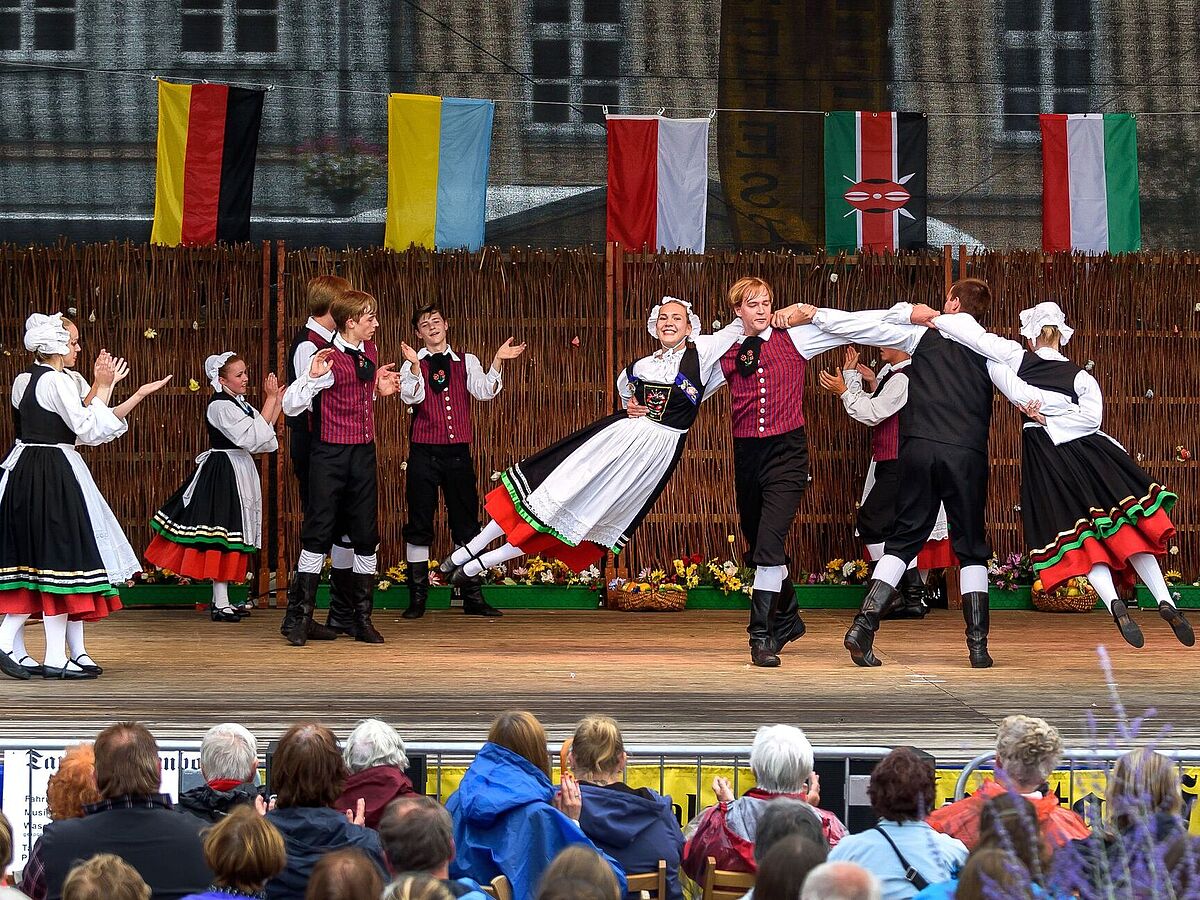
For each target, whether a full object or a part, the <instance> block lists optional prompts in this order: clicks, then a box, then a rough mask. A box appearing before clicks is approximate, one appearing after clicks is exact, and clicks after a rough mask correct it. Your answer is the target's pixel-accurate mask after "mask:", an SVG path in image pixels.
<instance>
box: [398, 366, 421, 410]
mask: <svg viewBox="0 0 1200 900" xmlns="http://www.w3.org/2000/svg"><path fill="white" fill-rule="evenodd" d="M400 402H401V403H403V404H404V405H405V406H416V405H417V404H418V403H424V402H425V379H424V378H423V377H422V376H421V367H420V366H419V365H418V366H414V365H413V364H412V363H410V362H409V361H408V360H405V361H404V362H403V363H401V365H400Z"/></svg>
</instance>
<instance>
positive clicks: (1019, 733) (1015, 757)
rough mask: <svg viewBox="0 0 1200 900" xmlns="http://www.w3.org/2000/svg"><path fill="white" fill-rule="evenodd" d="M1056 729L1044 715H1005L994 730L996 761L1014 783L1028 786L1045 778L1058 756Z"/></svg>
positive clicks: (1039, 782) (1052, 769) (1056, 763)
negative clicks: (1035, 716)
mask: <svg viewBox="0 0 1200 900" xmlns="http://www.w3.org/2000/svg"><path fill="white" fill-rule="evenodd" d="M1062 752H1063V744H1062V738H1061V737H1059V734H1058V729H1057V728H1055V727H1054V726H1053V725H1051V724H1050V723H1048V722H1047V721H1046V720H1045V719H1035V718H1033V717H1032V716H1008V717H1007V718H1005V719H1004V721H1002V722H1001V723H1000V730H999V731H998V732H997V734H996V762H997V763H998V764H999V765H1000V767H1001V768H1003V769H1004V771H1005V772H1006V773H1007V774H1008V775H1009V777H1010V778H1012V780H1013V781H1014V782H1015V783H1016V784H1015V787H1018V788H1025V789H1028V790H1032V789H1033V788H1036V787H1037V786H1038V785H1039V784H1041V783H1042V782H1043V781H1045V780H1046V779H1047V778H1048V777H1049V776H1050V773H1051V772H1053V771H1054V768H1055V766H1057V765H1058V761H1059V759H1061V758H1062Z"/></svg>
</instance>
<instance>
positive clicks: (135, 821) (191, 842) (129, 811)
mask: <svg viewBox="0 0 1200 900" xmlns="http://www.w3.org/2000/svg"><path fill="white" fill-rule="evenodd" d="M122 804H127V805H122ZM202 827H203V823H202V822H200V820H199V819H196V818H194V817H192V816H181V815H179V813H178V812H176V811H175V810H173V809H172V808H171V801H170V800H169V799H168V798H167V797H166V796H165V795H155V796H154V797H149V798H143V797H137V798H118V799H116V800H111V801H101V802H100V803H95V804H92V805H91V806H88V807H87V808H86V809H85V812H84V816H83V818H82V819H61V820H59V821H57V822H51V823H50V824H49V825H47V826H46V830H45V831H43V832H42V861H43V862H44V863H45V866H46V896H47V898H49V900H59V898H61V897H62V885H63V880H64V879H65V878H66V877H67V873H68V872H70V871H71V867H72V866H73V865H74V864H75V863H76V862H78V861H80V860H84V859H89V858H90V857H93V856H95V855H96V854H97V853H113V854H115V855H117V856H119V857H121V859H123V860H125V862H127V863H129V864H130V865H131V866H133V867H134V868H135V869H137V871H138V873H139V874H140V875H141V876H142V878H144V879H145V881H146V884H148V885H150V890H151V891H153V897H154V900H180V898H182V897H185V896H187V895H188V894H196V893H199V892H200V891H203V890H204V889H205V888H206V887H207V886H208V885H209V884H210V883H211V882H212V878H213V875H212V872H211V871H209V868H208V865H207V864H206V863H205V862H204V851H203V849H202V846H201V839H200V830H201V828H202Z"/></svg>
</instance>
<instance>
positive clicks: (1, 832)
mask: <svg viewBox="0 0 1200 900" xmlns="http://www.w3.org/2000/svg"><path fill="white" fill-rule="evenodd" d="M12 861H13V832H12V823H11V822H9V821H8V818H7V817H6V816H5V815H4V813H2V812H0V884H4V874H5V873H6V872H7V871H8V869H9V866H11V865H12Z"/></svg>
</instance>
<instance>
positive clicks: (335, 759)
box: [271, 722, 347, 809]
mask: <svg viewBox="0 0 1200 900" xmlns="http://www.w3.org/2000/svg"><path fill="white" fill-rule="evenodd" d="M346 774H347V773H346V763H345V762H344V761H343V760H342V754H341V752H340V751H339V750H338V745H337V738H335V737H334V736H333V732H332V731H330V730H329V729H328V728H326V727H325V726H324V725H317V724H315V723H311V722H310V723H307V724H304V725H293V726H292V727H291V728H289V729H288V730H287V731H285V732H284V733H283V737H281V738H280V739H279V743H278V744H277V745H276V747H275V756H274V758H273V759H272V760H271V790H273V791H274V792H275V793H276V795H277V797H276V800H275V805H276V806H277V807H278V808H280V809H287V808H288V807H291V806H318V807H320V806H331V805H332V804H333V802H334V801H335V800H337V798H338V797H339V796H341V793H342V787H343V786H344V785H345V782H346Z"/></svg>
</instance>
